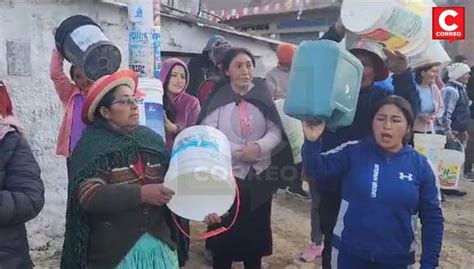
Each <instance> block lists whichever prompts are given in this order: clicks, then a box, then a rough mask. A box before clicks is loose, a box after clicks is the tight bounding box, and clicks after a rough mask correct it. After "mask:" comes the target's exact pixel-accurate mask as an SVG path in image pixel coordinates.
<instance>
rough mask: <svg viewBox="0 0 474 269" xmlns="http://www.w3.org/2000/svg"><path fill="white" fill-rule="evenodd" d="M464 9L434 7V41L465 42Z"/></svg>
mask: <svg viewBox="0 0 474 269" xmlns="http://www.w3.org/2000/svg"><path fill="white" fill-rule="evenodd" d="M464 26H465V13H464V7H433V35H432V38H433V39H441V40H449V42H450V43H452V42H454V41H455V40H464V38H465V28H464Z"/></svg>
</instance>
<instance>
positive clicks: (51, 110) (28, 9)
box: [0, 0, 128, 256]
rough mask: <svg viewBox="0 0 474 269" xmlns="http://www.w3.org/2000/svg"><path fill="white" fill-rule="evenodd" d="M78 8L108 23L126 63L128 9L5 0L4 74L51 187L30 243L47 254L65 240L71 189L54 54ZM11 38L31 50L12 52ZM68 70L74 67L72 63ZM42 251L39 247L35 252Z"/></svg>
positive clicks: (0, 43)
mask: <svg viewBox="0 0 474 269" xmlns="http://www.w3.org/2000/svg"><path fill="white" fill-rule="evenodd" d="M6 2H7V3H6ZM8 2H13V3H14V4H9V3H8ZM71 2H77V3H71ZM75 14H84V15H88V16H90V17H91V18H93V19H94V20H96V21H97V22H98V23H99V24H100V25H101V26H102V27H103V29H104V32H105V33H106V35H107V36H108V37H109V38H110V39H111V40H113V41H114V42H115V43H116V44H117V45H118V46H119V47H120V49H121V51H122V54H123V55H122V56H123V63H125V66H126V64H127V63H128V59H127V56H128V53H127V52H128V49H127V41H128V40H127V38H128V37H127V33H126V31H125V29H126V24H127V13H126V10H123V9H122V10H120V9H119V8H118V7H115V6H111V5H104V4H94V3H91V1H49V0H41V1H24V0H15V1H0V79H1V80H3V81H5V82H6V83H7V85H9V87H10V89H11V96H12V98H13V101H14V104H15V113H16V114H17V116H18V117H19V118H20V119H21V120H22V121H23V122H24V124H25V125H26V127H27V129H28V134H29V142H30V145H31V147H32V149H33V152H34V154H35V157H36V159H37V160H38V162H39V165H40V167H41V170H42V178H43V181H44V184H45V187H46V204H45V206H44V209H43V211H42V212H41V213H40V215H39V216H38V217H37V218H36V219H34V220H33V221H31V222H30V223H28V227H27V228H28V232H29V242H30V247H31V248H32V249H34V250H46V252H44V251H43V255H50V254H53V253H54V252H56V251H57V250H59V249H60V247H61V245H62V239H61V238H62V235H63V232H64V215H65V205H66V191H67V177H66V161H65V159H64V158H63V157H59V156H56V154H55V152H56V138H57V135H58V129H59V126H60V123H61V119H62V115H63V108H62V105H61V103H60V101H59V98H58V97H57V94H56V92H55V90H54V87H53V84H52V82H51V80H50V79H49V60H50V56H51V50H52V48H53V47H54V37H53V34H52V30H53V28H54V27H56V26H57V25H58V24H59V23H60V22H61V21H63V20H64V19H66V18H67V17H69V16H71V15H75ZM7 41H14V43H15V44H19V43H18V41H22V42H20V43H22V44H24V45H25V44H26V46H28V44H29V46H30V53H29V54H28V53H27V51H26V53H25V50H24V49H25V47H23V48H19V50H21V51H23V52H21V51H15V53H14V54H11V55H9V56H8V55H7V45H6V44H7ZM14 47H15V46H14ZM17 48H18V47H17ZM124 52H126V53H124ZM8 58H10V62H11V63H12V61H15V63H16V64H17V67H18V68H19V69H17V74H19V75H20V76H9V75H8V64H7V63H8ZM12 67H13V66H12V64H10V68H12ZM22 67H26V69H25V68H22ZM65 72H66V73H68V72H69V66H66V67H65ZM21 73H22V74H21ZM36 254H37V253H36V252H35V251H33V256H35V255H36Z"/></svg>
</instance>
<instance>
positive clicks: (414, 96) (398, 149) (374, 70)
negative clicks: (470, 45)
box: [0, 22, 474, 269]
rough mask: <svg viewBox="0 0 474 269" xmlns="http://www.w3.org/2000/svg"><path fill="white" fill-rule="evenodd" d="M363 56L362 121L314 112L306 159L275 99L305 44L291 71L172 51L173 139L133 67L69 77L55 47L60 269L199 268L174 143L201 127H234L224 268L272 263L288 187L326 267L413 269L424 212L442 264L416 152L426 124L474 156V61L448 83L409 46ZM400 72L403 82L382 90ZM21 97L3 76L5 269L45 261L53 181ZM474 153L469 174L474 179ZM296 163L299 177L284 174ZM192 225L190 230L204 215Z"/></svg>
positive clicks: (219, 262) (432, 198) (431, 187)
mask: <svg viewBox="0 0 474 269" xmlns="http://www.w3.org/2000/svg"><path fill="white" fill-rule="evenodd" d="M345 33H346V29H345V27H344V25H342V23H341V22H338V23H336V24H335V25H333V26H332V27H330V29H329V31H328V32H326V33H325V34H324V36H323V37H322V39H329V40H333V41H335V42H340V41H341V40H342V39H343V38H344V36H345ZM349 51H350V52H351V53H352V54H353V55H354V56H355V57H356V58H357V59H359V60H360V62H361V63H362V65H363V67H364V70H363V76H362V81H361V89H360V94H359V98H358V103H357V110H356V114H355V118H354V121H353V123H352V124H351V125H350V126H347V127H340V128H336V129H326V128H325V123H324V121H323V122H322V123H319V124H317V123H315V122H312V121H308V122H306V121H305V122H303V124H302V128H303V132H304V136H305V141H304V145H303V150H302V152H303V153H302V156H303V161H302V162H300V163H297V164H295V162H294V159H293V155H292V152H291V149H290V146H289V142H288V138H287V135H286V133H285V130H284V128H283V124H282V122H281V119H280V116H279V114H278V111H277V109H276V106H275V100H279V99H285V98H286V96H287V91H288V80H289V74H290V70H291V67H292V59H293V56H294V54H295V53H296V52H297V46H295V45H292V44H288V43H282V44H281V45H279V46H278V48H277V49H276V55H277V58H278V65H277V66H276V67H275V68H273V69H272V70H270V71H269V72H268V74H267V75H266V76H265V79H263V78H258V77H256V76H255V66H256V62H255V57H254V56H253V54H252V52H250V51H249V50H247V49H245V48H238V47H233V46H232V44H231V43H230V42H229V41H227V40H226V39H225V38H224V37H222V36H218V35H215V36H212V37H211V38H210V39H209V41H208V43H207V44H206V46H205V48H204V50H203V53H202V54H201V55H199V56H197V57H195V58H193V59H191V61H190V62H189V64H186V63H184V62H183V61H182V60H180V59H178V58H170V59H166V60H165V61H164V62H163V63H162V67H161V72H160V80H161V82H162V84H163V89H164V96H163V106H164V109H165V120H164V124H165V132H166V135H165V137H161V136H160V135H159V134H157V133H155V132H153V131H152V130H151V129H149V128H147V127H145V126H140V125H139V116H140V115H139V110H138V100H137V97H136V96H137V92H138V91H140V85H139V80H138V77H137V75H136V74H135V73H134V72H132V71H130V70H121V71H117V72H115V73H113V74H111V75H107V76H104V77H102V78H100V79H98V80H97V81H90V80H88V79H87V78H86V77H85V76H84V74H83V73H82V72H81V70H80V69H79V68H76V67H74V66H72V67H71V69H70V71H69V76H68V75H66V74H65V72H64V70H63V62H64V58H63V56H62V55H61V53H59V52H58V51H57V50H56V49H53V51H52V58H51V63H50V77H51V80H52V81H53V83H54V88H55V90H56V92H57V94H58V96H59V99H60V100H61V102H62V104H63V107H64V117H63V121H62V124H61V127H60V129H59V135H58V140H57V154H58V155H61V156H64V157H65V158H66V160H67V172H68V193H67V195H68V199H67V212H66V227H65V238H64V246H63V250H62V259H61V268H64V269H83V268H89V269H93V268H120V269H128V268H156V269H158V268H166V269H168V268H178V267H183V266H185V264H186V262H187V261H188V259H189V255H188V251H189V240H188V239H187V238H186V237H184V236H183V235H182V234H181V233H180V232H179V231H178V230H177V229H176V226H175V224H174V223H173V220H172V218H171V212H170V211H169V209H167V207H166V204H167V203H168V202H169V201H170V200H171V199H172V197H173V195H174V192H173V191H172V190H170V189H168V188H166V187H164V186H163V184H162V183H163V179H164V175H165V173H166V170H167V166H168V164H169V159H170V154H171V150H172V146H173V142H174V139H175V138H176V136H177V135H178V134H179V133H180V132H181V131H182V130H184V129H185V128H187V127H190V126H193V125H207V126H211V127H214V128H216V129H218V130H220V131H221V132H222V133H224V134H225V135H226V136H227V138H228V140H229V142H230V145H231V153H232V168H233V174H234V176H235V180H236V182H237V185H238V188H239V190H240V194H239V195H240V208H239V212H240V213H239V217H238V219H237V222H236V223H235V225H234V226H233V227H232V229H230V230H229V231H227V232H225V233H222V234H220V235H217V236H215V237H212V238H209V239H208V240H207V242H206V251H207V254H208V258H209V260H210V261H211V262H212V267H213V268H214V269H230V268H231V267H232V264H233V262H243V263H244V266H245V268H246V269H258V268H261V267H262V258H263V257H265V256H269V255H271V254H272V251H273V247H272V246H273V244H272V241H273V240H272V229H271V226H272V225H271V210H272V199H273V197H275V196H276V195H278V194H279V193H281V190H284V191H286V192H287V193H288V194H290V195H294V196H295V197H299V198H301V199H305V200H311V205H312V206H311V212H308V213H309V214H310V215H311V235H310V239H311V242H310V244H309V245H308V247H307V248H306V249H304V250H301V256H300V258H301V260H303V261H305V262H313V261H314V260H316V259H318V258H320V257H321V259H322V267H323V268H324V269H330V268H333V269H337V268H340V269H357V268H361V269H362V268H363V269H367V268H373V269H378V268H384V269H386V268H389V269H391V268H393V269H398V268H408V267H409V266H411V265H413V264H414V263H415V251H416V239H415V238H416V229H415V228H416V226H417V218H419V219H420V220H421V239H422V240H421V244H422V253H421V261H420V264H421V268H422V269H431V268H436V267H437V266H438V260H439V254H440V251H441V245H442V239H443V215H442V210H441V200H440V195H439V186H438V183H437V175H436V174H437V173H436V172H435V171H434V169H433V167H432V165H431V164H430V163H429V161H428V160H427V158H425V157H424V156H423V155H421V154H419V153H417V152H416V151H415V150H414V149H413V148H412V146H411V145H412V144H413V138H412V134H413V133H414V132H415V133H416V132H418V133H438V134H443V135H446V138H447V141H448V143H447V147H448V148H461V149H462V150H465V149H466V147H467V149H468V150H466V152H469V148H470V147H472V144H470V143H469V141H470V140H469V134H468V131H469V130H471V129H472V128H474V127H473V125H474V124H473V121H472V120H471V115H470V112H471V101H470V100H471V98H470V96H471V95H472V94H473V90H474V89H471V90H470V91H468V90H467V89H468V87H470V85H471V83H472V81H471V80H470V72H471V68H470V67H469V66H468V65H467V64H466V63H465V59H461V58H457V59H455V62H454V63H452V64H450V65H449V66H448V67H447V71H446V72H447V73H446V74H447V79H446V80H445V81H444V82H443V80H442V79H441V78H440V74H439V71H440V70H439V67H440V65H441V63H439V62H436V61H432V60H430V59H426V61H424V62H421V63H418V64H417V65H416V66H412V67H409V63H408V59H407V57H406V56H405V55H403V54H402V53H400V52H399V51H391V50H387V49H385V50H384V51H383V54H385V57H384V56H383V55H381V52H380V51H377V50H374V49H373V48H372V47H371V46H369V44H367V43H366V42H364V41H360V42H357V43H356V44H355V45H354V46H353V47H351V48H349ZM387 79H390V80H391V81H392V83H391V87H384V86H383V85H385V84H383V83H382V82H384V81H386V80H387ZM12 107H13V105H12V103H11V100H10V98H9V96H8V91H7V89H6V86H5V85H4V83H3V82H0V238H1V239H2V240H0V268H31V267H32V266H33V265H32V262H31V259H30V258H29V254H28V250H29V249H28V242H27V238H26V230H25V222H27V221H29V220H31V219H32V218H34V217H35V216H36V215H37V214H38V213H39V212H40V211H41V209H42V207H43V204H44V187H43V184H42V181H41V178H40V169H39V167H38V164H37V162H36V161H35V158H34V157H33V154H32V151H31V149H30V148H29V146H28V142H27V141H26V140H25V136H24V135H23V134H22V130H23V129H22V128H21V124H20V123H19V121H18V120H17V119H16V118H15V117H14V114H13V109H12ZM361 155H363V156H364V158H360V156H361ZM471 159H472V158H469V157H468V158H466V165H465V173H464V174H465V177H467V178H473V173H472V171H471V169H472V161H470V160H471ZM288 166H291V167H293V168H294V170H296V171H297V173H294V174H292V175H286V176H284V177H283V176H281V174H280V173H274V171H275V170H276V171H282V169H285V168H287V167H288ZM303 181H307V182H308V185H309V193H308V192H307V191H306V190H304V188H303ZM445 194H448V195H451V194H454V195H465V193H464V192H461V191H459V190H457V191H452V190H451V191H448V192H445ZM236 206H237V204H236V203H234V205H233V206H232V208H231V209H230V210H229V212H228V214H225V215H223V216H218V215H217V214H215V213H213V212H209V215H208V216H207V217H206V218H205V220H203V221H204V222H205V223H206V224H207V225H208V227H209V229H210V230H212V229H215V228H218V227H222V226H228V225H229V223H230V222H231V221H232V217H233V216H234V213H235V212H236V210H237V208H236ZM178 221H179V222H180V224H181V225H182V226H183V227H184V229H185V230H186V231H187V232H189V229H190V228H189V222H188V221H187V220H185V219H178Z"/></svg>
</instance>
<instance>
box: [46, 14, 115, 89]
mask: <svg viewBox="0 0 474 269" xmlns="http://www.w3.org/2000/svg"><path fill="white" fill-rule="evenodd" d="M54 38H55V41H56V47H57V48H58V50H59V52H61V54H62V55H63V56H64V58H66V59H67V60H68V61H69V62H71V63H72V64H73V65H74V66H76V67H78V68H80V69H81V70H82V71H83V73H84V75H85V76H86V77H87V78H88V79H90V80H94V81H95V80H97V79H99V78H100V77H102V76H104V75H109V74H112V73H114V72H115V71H117V70H118V69H119V68H120V63H121V62H122V55H121V54H120V50H119V49H118V48H117V47H116V46H115V45H114V44H113V43H112V42H110V41H109V39H108V38H107V37H106V36H105V35H104V33H103V31H102V28H100V26H99V25H98V24H97V23H95V22H94V21H93V20H92V19H91V18H89V17H87V16H84V15H75V16H72V17H69V18H67V19H66V20H64V21H63V22H62V23H61V24H60V25H59V27H58V29H57V30H56V34H55V37H54Z"/></svg>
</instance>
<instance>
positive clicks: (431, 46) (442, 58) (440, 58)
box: [409, 40, 451, 67]
mask: <svg viewBox="0 0 474 269" xmlns="http://www.w3.org/2000/svg"><path fill="white" fill-rule="evenodd" d="M409 60H410V67H416V66H418V65H420V64H423V63H425V62H432V63H434V62H439V63H441V66H444V65H446V64H447V63H449V62H451V58H450V57H449V55H448V53H447V52H446V50H445V49H444V48H443V46H442V45H441V43H440V42H439V40H430V41H429V43H428V46H427V47H426V49H425V50H424V51H422V52H421V53H418V54H417V55H415V56H413V57H410V59H409Z"/></svg>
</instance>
